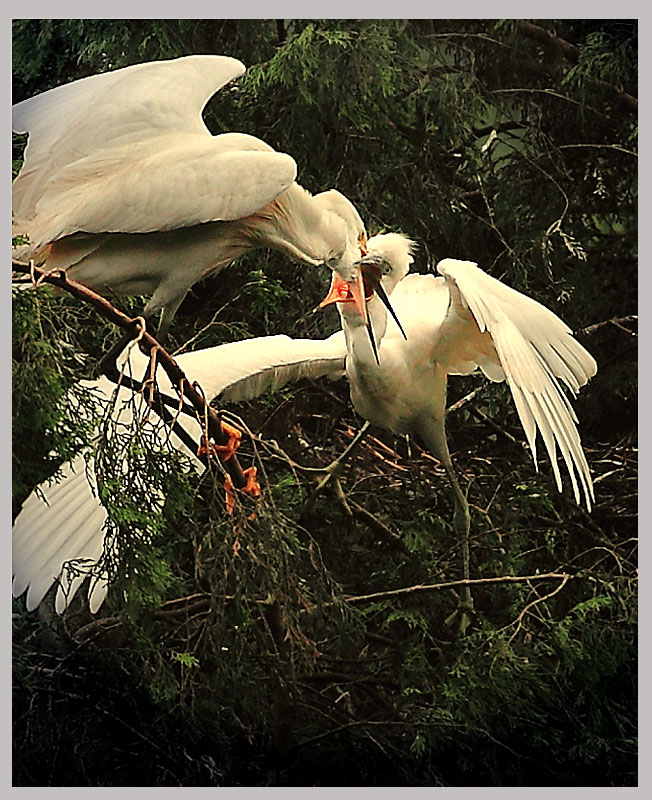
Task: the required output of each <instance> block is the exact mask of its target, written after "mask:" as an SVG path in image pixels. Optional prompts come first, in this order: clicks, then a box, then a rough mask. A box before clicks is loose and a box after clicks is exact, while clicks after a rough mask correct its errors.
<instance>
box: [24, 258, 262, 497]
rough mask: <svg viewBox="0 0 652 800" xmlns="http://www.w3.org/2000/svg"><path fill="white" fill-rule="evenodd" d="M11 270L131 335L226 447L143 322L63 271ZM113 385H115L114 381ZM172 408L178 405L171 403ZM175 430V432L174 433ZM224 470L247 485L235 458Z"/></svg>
mask: <svg viewBox="0 0 652 800" xmlns="http://www.w3.org/2000/svg"><path fill="white" fill-rule="evenodd" d="M12 269H13V270H14V271H15V272H21V273H26V274H29V275H31V276H32V279H33V280H34V281H35V286H38V285H40V284H41V283H49V284H52V285H53V286H56V287H57V288H59V289H63V290H65V291H66V292H68V293H69V294H71V295H72V296H73V297H77V298H78V299H80V300H82V301H84V302H85V303H88V304H89V305H90V306H92V307H93V308H94V309H95V310H96V311H97V312H98V313H99V314H100V315H101V316H103V317H104V318H105V319H107V320H109V322H112V323H113V324H114V325H117V326H118V327H119V328H121V329H122V330H123V331H126V332H127V333H129V334H131V335H132V336H133V337H134V339H137V340H138V344H139V346H140V349H141V350H142V351H143V352H144V353H145V354H146V355H149V356H150V357H152V356H154V355H155V357H156V360H157V361H158V363H160V365H161V367H163V369H164V370H165V372H166V373H167V375H168V377H169V378H170V381H171V382H172V385H173V386H174V388H175V391H176V392H177V393H178V395H179V398H184V397H185V398H187V399H188V400H189V401H190V403H191V404H192V407H193V409H194V410H195V412H196V414H197V416H198V418H199V419H200V420H203V419H205V420H207V424H208V430H207V431H206V437H207V439H209V440H210V439H212V440H213V441H214V442H215V443H216V444H217V445H225V444H226V443H227V442H228V440H229V436H228V434H227V433H226V432H225V431H224V430H223V429H222V425H221V419H220V415H219V414H218V413H217V412H216V411H215V410H214V409H212V408H211V407H210V406H209V405H208V403H207V402H206V400H205V398H204V395H203V392H202V391H201V385H200V384H198V383H190V381H189V380H188V378H187V377H186V375H185V373H184V372H183V370H182V369H181V368H180V367H179V365H178V364H177V362H176V361H175V360H174V359H173V358H172V356H171V355H170V354H169V353H168V352H167V350H165V349H164V348H163V347H162V346H161V345H160V344H159V343H158V342H157V341H156V339H154V337H153V336H151V335H150V334H149V333H147V331H145V330H144V328H143V324H142V320H141V319H139V318H137V319H133V318H131V317H128V316H127V315H126V314H124V313H123V312H122V311H119V310H118V309H117V308H116V307H115V306H113V305H112V304H111V303H110V302H109V301H108V300H107V299H106V298H104V297H102V296H101V295H99V294H97V293H96V292H93V291H91V290H90V289H88V288H87V287H86V286H83V285H82V284H80V283H77V281H74V280H71V279H69V278H68V277H67V276H66V274H65V272H64V271H63V270H56V271H53V272H45V271H43V270H41V269H39V268H38V267H36V266H34V265H33V264H23V263H22V262H19V261H12ZM114 382H115V381H114ZM159 397H160V399H161V402H162V403H164V402H165V401H164V400H163V397H164V396H163V395H159ZM156 405H157V404H154V403H152V408H153V410H154V411H155V412H156V413H157V414H158V415H159V416H160V417H161V418H162V419H163V420H164V421H165V423H166V424H167V425H170V426H172V424H173V415H171V414H169V413H163V410H162V407H161V408H157V407H156ZM174 405H175V407H176V406H178V403H174ZM182 411H183V413H188V410H187V409H182ZM176 432H178V430H175V433H176ZM182 438H183V439H184V441H185V443H186V444H188V437H187V435H186V436H185V437H182ZM195 455H196V456H197V458H199V460H200V461H202V463H203V464H204V465H208V463H209V460H210V458H211V456H210V455H205V454H204V452H203V450H202V451H200V450H199V448H198V447H197V445H196V443H195ZM222 464H223V467H224V469H225V471H226V472H227V474H228V475H229V477H230V478H231V480H232V481H233V485H234V486H235V487H236V488H237V489H242V488H244V487H245V486H246V485H247V477H246V475H245V474H244V472H243V470H242V467H241V466H240V463H239V461H238V459H237V457H236V456H235V455H234V456H232V457H231V458H229V459H228V460H227V461H224V462H222Z"/></svg>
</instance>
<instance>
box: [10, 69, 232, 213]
mask: <svg viewBox="0 0 652 800" xmlns="http://www.w3.org/2000/svg"><path fill="white" fill-rule="evenodd" d="M244 71H245V67H244V64H242V63H241V62H240V61H238V60H237V59H234V58H229V57H228V56H212V55H211V56H184V57H182V58H178V59H171V60H165V61H152V62H148V63H145V64H136V65H133V66H131V67H125V68H123V69H119V70H115V71H113V72H105V73H101V74H99V75H91V76H89V77H87V78H82V79H81V80H78V81H74V82H73V83H68V84H65V85H63V86H58V87H56V88H55V89H50V90H49V91H47V92H43V93H42V94H39V95H36V96H35V97H31V98H29V99H28V100H24V101H23V102H21V103H17V104H16V105H15V106H13V109H12V128H13V130H14V131H15V132H16V133H29V142H28V144H27V147H26V149H25V163H24V165H23V168H22V170H21V173H20V175H19V177H18V178H17V179H16V181H15V182H14V191H13V212H14V214H15V216H16V217H17V218H19V219H23V218H27V219H29V218H31V217H32V216H33V215H34V210H35V205H36V202H37V200H38V198H39V197H40V196H41V195H42V194H43V191H44V188H45V185H46V184H47V182H48V181H49V180H50V178H51V176H52V175H54V174H55V173H56V172H58V170H60V169H61V168H62V167H64V166H65V165H67V164H71V163H73V162H75V161H78V160H79V159H82V158H85V157H87V156H90V155H92V154H95V153H98V152H100V151H102V150H105V149H107V148H111V147H119V146H122V145H125V144H132V145H133V144H136V143H138V142H142V141H143V140H146V139H149V138H151V137H154V136H161V135H164V134H166V133H175V132H185V133H189V134H201V135H204V136H208V135H209V131H208V129H207V128H206V126H205V125H204V122H203V120H202V118H201V112H202V110H203V108H204V106H205V105H206V102H207V101H208V100H209V98H210V97H211V96H212V95H213V94H214V93H215V92H217V91H218V90H219V89H220V88H222V86H224V85H225V84H226V83H228V82H229V81H231V80H234V79H235V78H238V77H240V75H242V74H243V73H244ZM89 121H90V123H91V124H89Z"/></svg>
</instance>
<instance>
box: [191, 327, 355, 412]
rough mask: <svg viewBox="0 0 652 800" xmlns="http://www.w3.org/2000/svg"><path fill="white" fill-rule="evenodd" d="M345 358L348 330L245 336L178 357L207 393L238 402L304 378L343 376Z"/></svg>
mask: <svg viewBox="0 0 652 800" xmlns="http://www.w3.org/2000/svg"><path fill="white" fill-rule="evenodd" d="M345 359H346V341H345V339H344V331H338V332H337V333H334V334H333V335H332V336H329V337H328V339H291V338H290V337H289V336H284V335H278V336H262V337H259V338H256V339H244V340H243V341H239V342H230V343H229V344H222V345H218V346H217V347H211V348H208V349H206V350H197V351H195V352H194V353H187V354H185V355H181V356H179V357H178V358H177V361H178V363H179V366H180V367H181V368H182V369H183V370H184V372H185V373H186V375H188V377H190V376H196V380H198V381H199V383H200V384H201V386H202V388H203V390H204V392H205V393H206V396H207V397H210V398H213V397H218V396H219V398H220V399H221V400H222V401H224V402H236V401H238V400H249V399H251V398H253V397H258V396H259V395H261V394H262V393H263V392H265V391H267V390H268V389H269V390H270V391H272V392H275V391H278V390H279V389H280V388H282V387H283V386H285V385H286V384H287V383H291V382H296V381H298V380H300V379H301V378H313V379H316V378H321V377H324V376H329V377H331V378H336V377H339V376H340V375H342V374H344V362H345Z"/></svg>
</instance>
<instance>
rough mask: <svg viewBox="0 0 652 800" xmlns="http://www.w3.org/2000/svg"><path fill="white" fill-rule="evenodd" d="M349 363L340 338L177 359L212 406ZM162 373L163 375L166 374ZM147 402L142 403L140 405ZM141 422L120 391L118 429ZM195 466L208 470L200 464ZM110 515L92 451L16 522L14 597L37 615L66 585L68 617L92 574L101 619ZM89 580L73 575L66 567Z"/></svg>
mask: <svg viewBox="0 0 652 800" xmlns="http://www.w3.org/2000/svg"><path fill="white" fill-rule="evenodd" d="M345 356H346V343H345V340H344V333H343V332H342V331H339V332H338V333H336V334H334V335H333V336H331V337H329V338H328V339H325V340H316V341H313V340H302V339H291V338H290V337H288V336H270V337H262V338H258V339H247V340H244V341H241V342H233V343H230V344H226V345H219V346H217V347H213V348H207V349H205V350H198V351H195V352H193V353H186V354H183V355H180V356H178V357H177V362H178V364H179V366H180V367H181V369H183V370H184V372H185V373H186V376H187V377H188V379H189V380H190V381H198V382H199V383H200V384H201V385H202V387H203V390H204V393H205V395H206V397H207V398H208V399H213V398H214V397H216V396H217V395H221V396H222V399H223V400H225V401H227V400H228V401H235V400H241V399H249V398H252V397H255V396H257V395H259V394H261V393H262V392H264V391H266V390H268V389H271V390H272V391H276V390H277V389H279V388H280V387H281V386H284V385H285V384H286V383H288V382H289V381H296V380H299V379H300V378H304V377H309V378H317V377H321V376H324V375H328V376H331V377H335V376H337V375H339V374H341V373H342V372H343V369H344V360H345ZM119 364H120V367H121V368H122V369H123V370H124V372H125V374H128V375H130V376H132V377H136V378H140V377H141V376H142V375H143V374H144V371H145V368H146V367H147V364H148V359H147V357H146V356H144V355H143V354H142V353H141V352H140V350H139V349H138V348H137V347H132V348H127V349H126V350H125V351H124V352H123V354H122V355H121V357H120V359H119ZM161 372H162V371H161ZM84 383H85V385H86V387H87V388H93V389H94V393H95V395H96V397H97V399H98V401H100V402H104V403H107V404H108V402H109V400H110V399H111V396H112V395H113V393H114V390H115V386H114V385H113V384H112V383H110V382H109V381H108V380H107V379H106V378H101V379H100V380H98V381H94V382H87V381H85V382H84ZM159 384H160V386H161V389H162V390H163V391H165V390H167V389H169V380H168V379H167V378H166V377H165V375H164V374H163V373H162V374H161V375H160V379H159ZM137 402H140V401H137ZM133 414H134V404H133V395H132V393H131V392H129V391H128V390H126V389H124V388H122V389H120V391H119V393H118V397H117V401H116V403H115V406H114V411H113V418H114V420H115V422H116V424H119V425H120V426H121V427H122V426H124V427H125V428H127V427H128V426H129V425H130V424H131V421H132V418H133ZM179 423H180V424H181V425H183V427H184V428H186V430H187V431H188V432H189V433H190V434H191V435H193V436H195V437H196V436H197V433H198V431H199V426H198V424H197V422H196V421H195V420H193V419H190V418H188V417H183V416H182V417H180V418H179ZM156 430H157V432H158V434H159V439H160V442H161V447H163V446H164V442H165V441H166V440H167V438H168V437H167V429H165V428H162V427H161V426H157V428H156ZM169 441H170V443H171V444H172V446H173V447H176V448H177V449H179V450H182V451H183V452H185V453H186V454H189V455H191V456H193V457H194V454H193V453H191V452H190V451H189V450H188V449H187V448H186V447H185V445H183V443H182V442H181V440H180V439H179V438H178V437H177V436H176V435H175V434H172V435H170V437H169ZM195 461H196V466H197V468H198V469H199V470H201V469H202V465H201V462H199V460H198V459H196V458H195ZM106 521H107V512H106V509H105V508H104V506H103V505H102V503H101V502H100V500H99V498H98V496H97V492H96V487H95V479H94V467H93V456H92V450H87V451H86V452H83V453H81V454H79V455H78V456H77V457H76V458H75V459H74V460H73V461H72V462H68V463H66V464H64V465H63V466H62V468H61V471H60V474H59V475H58V477H57V480H56V481H55V482H46V483H44V484H42V485H41V486H40V487H39V488H38V489H37V490H35V491H34V492H32V494H31V495H30V496H29V497H28V498H27V500H26V501H25V504H24V505H23V508H22V510H21V512H20V514H19V515H18V516H17V518H16V520H15V522H14V527H13V535H12V558H13V585H12V592H13V595H14V597H19V596H20V595H22V594H23V593H24V592H25V591H27V596H26V606H27V609H28V610H29V611H31V610H33V609H35V608H36V607H37V606H38V605H39V604H40V603H41V602H42V600H43V598H44V597H45V595H46V593H47V592H48V590H49V589H50V588H51V587H52V585H53V584H55V583H57V582H58V584H59V586H58V590H57V592H56V597H55V608H56V611H57V612H58V613H61V612H62V611H64V609H66V608H67V607H68V605H69V604H70V602H71V601H72V599H73V597H74V596H75V594H76V592H77V591H78V590H79V588H80V586H81V585H82V584H83V582H84V580H85V579H86V578H87V577H88V575H87V574H83V572H86V573H88V574H91V572H92V574H91V577H90V581H89V586H88V598H89V605H90V609H91V612H92V613H95V612H96V611H97V610H98V608H100V606H101V605H102V602H103V601H104V598H105V597H106V593H107V590H108V578H109V576H108V574H107V573H106V572H102V573H100V574H96V572H97V565H98V562H99V559H100V557H101V556H102V553H103V549H104V546H105V530H106ZM71 561H72V562H78V563H77V564H75V566H76V567H77V568H78V569H79V570H80V571H81V572H82V574H77V573H76V572H74V571H68V570H67V569H66V563H67V562H71Z"/></svg>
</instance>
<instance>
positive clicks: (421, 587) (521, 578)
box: [344, 572, 573, 603]
mask: <svg viewBox="0 0 652 800" xmlns="http://www.w3.org/2000/svg"><path fill="white" fill-rule="evenodd" d="M572 577H573V576H572V575H569V574H568V573H566V572H545V573H542V574H540V575H502V576H498V577H495V578H469V579H466V580H464V579H463V580H457V581H446V582H445V583H419V584H417V585H416V586H405V587H403V588H401V589H388V590H387V591H385V592H374V593H373V594H361V595H355V596H349V597H345V598H344V599H345V600H346V602H347V603H367V602H369V601H371V600H385V599H387V598H389V597H402V596H403V595H409V594H419V593H421V592H436V591H439V590H441V589H450V588H451V587H452V586H471V585H476V584H478V585H479V584H483V583H526V582H528V581H543V580H552V579H558V580H563V581H564V583H566V581H568V580H570V578H572Z"/></svg>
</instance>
